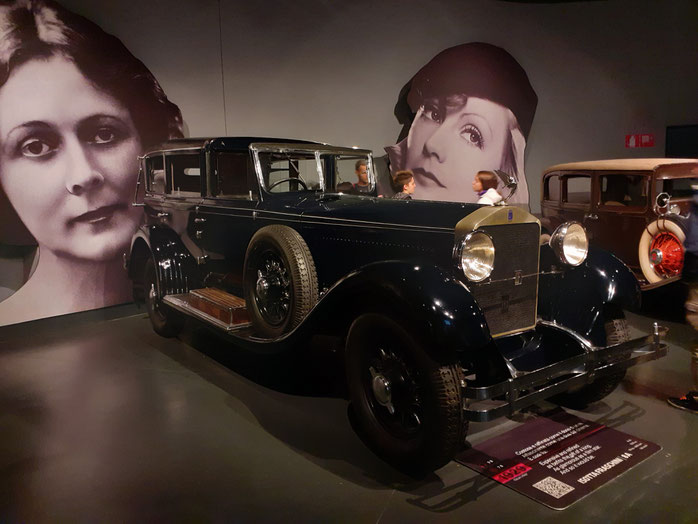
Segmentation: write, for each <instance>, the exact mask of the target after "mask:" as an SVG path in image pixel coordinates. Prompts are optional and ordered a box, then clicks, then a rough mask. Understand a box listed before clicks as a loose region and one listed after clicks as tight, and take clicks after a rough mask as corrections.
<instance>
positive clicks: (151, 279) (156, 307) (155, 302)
mask: <svg viewBox="0 0 698 524" xmlns="http://www.w3.org/2000/svg"><path fill="white" fill-rule="evenodd" d="M143 284H144V291H145V307H146V309H147V311H148V317H150V323H151V324H152V325H153V330H154V331H155V332H156V333H157V334H158V335H161V336H163V337H167V338H170V337H176V336H177V335H179V333H180V332H181V331H182V327H183V326H184V318H183V317H182V316H181V315H180V314H179V313H177V312H176V311H174V310H173V309H171V308H169V307H168V306H166V305H165V304H163V303H162V292H161V286H160V282H159V280H158V277H157V273H156V271H155V263H154V262H153V259H152V258H148V260H146V262H145V267H144V269H143Z"/></svg>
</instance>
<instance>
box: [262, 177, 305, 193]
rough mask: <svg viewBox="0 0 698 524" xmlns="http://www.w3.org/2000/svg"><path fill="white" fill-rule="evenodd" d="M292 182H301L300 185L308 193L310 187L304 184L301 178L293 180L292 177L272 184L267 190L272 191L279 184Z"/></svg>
mask: <svg viewBox="0 0 698 524" xmlns="http://www.w3.org/2000/svg"><path fill="white" fill-rule="evenodd" d="M291 180H294V181H296V182H300V185H302V186H303V189H305V190H306V191H307V190H308V185H307V184H306V183H305V182H303V180H301V179H300V178H292V177H288V178H282V179H281V180H277V181H276V182H274V183H273V184H271V185H270V186H269V187H268V188H267V189H269V191H271V190H272V189H273V188H275V187H276V186H278V185H279V184H281V183H283V182H290V181H291Z"/></svg>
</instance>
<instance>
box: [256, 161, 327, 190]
mask: <svg viewBox="0 0 698 524" xmlns="http://www.w3.org/2000/svg"><path fill="white" fill-rule="evenodd" d="M259 164H260V167H261V169H262V177H263V179H264V186H265V187H266V188H267V190H269V191H271V192H272V193H285V192H290V191H314V190H318V189H322V188H323V185H324V173H323V172H322V167H321V165H320V163H319V162H318V161H317V159H316V157H315V153H314V152H313V151H273V152H272V151H262V152H260V153H259Z"/></svg>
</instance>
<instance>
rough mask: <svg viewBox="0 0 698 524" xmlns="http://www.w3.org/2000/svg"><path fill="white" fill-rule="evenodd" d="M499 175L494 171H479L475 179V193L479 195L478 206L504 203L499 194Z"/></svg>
mask: <svg viewBox="0 0 698 524" xmlns="http://www.w3.org/2000/svg"><path fill="white" fill-rule="evenodd" d="M497 180H498V179H497V175H495V174H494V173H493V172H492V171H478V173H477V175H475V177H474V178H473V191H474V192H475V193H477V196H478V201H477V203H478V204H486V205H488V206H493V205H495V204H497V203H499V202H501V201H502V195H500V194H499V193H498V192H497Z"/></svg>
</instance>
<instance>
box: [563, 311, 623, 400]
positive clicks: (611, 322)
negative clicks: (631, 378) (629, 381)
mask: <svg viewBox="0 0 698 524" xmlns="http://www.w3.org/2000/svg"><path fill="white" fill-rule="evenodd" d="M604 329H605V331H606V345H607V346H614V345H616V344H621V343H623V342H627V341H628V340H630V327H629V326H628V321H627V320H626V319H625V315H624V314H623V312H622V311H620V310H617V309H615V308H614V309H609V310H608V311H607V312H606V319H605V322H604ZM625 372H626V370H625V369H621V370H619V371H615V372H614V373H612V374H610V375H606V376H604V377H601V378H597V379H596V380H594V381H593V382H592V383H591V384H587V385H585V386H582V387H581V388H579V389H575V390H572V391H568V392H565V393H562V394H560V395H557V396H556V397H555V398H554V400H555V401H556V402H557V403H558V404H561V405H563V406H567V407H570V408H574V409H581V408H584V407H586V406H588V405H589V404H593V403H594V402H598V401H599V400H601V399H603V398H604V397H606V396H608V395H610V394H611V393H612V392H613V390H614V389H616V388H617V387H618V384H620V383H621V381H622V380H623V379H624V378H625Z"/></svg>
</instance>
